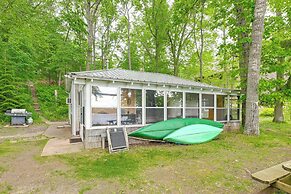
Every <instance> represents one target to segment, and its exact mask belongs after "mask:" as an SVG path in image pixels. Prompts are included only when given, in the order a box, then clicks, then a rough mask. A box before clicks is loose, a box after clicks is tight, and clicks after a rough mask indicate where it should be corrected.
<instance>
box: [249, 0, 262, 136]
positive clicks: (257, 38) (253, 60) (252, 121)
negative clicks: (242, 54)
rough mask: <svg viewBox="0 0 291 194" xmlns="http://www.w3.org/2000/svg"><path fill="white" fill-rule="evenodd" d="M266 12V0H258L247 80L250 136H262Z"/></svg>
mask: <svg viewBox="0 0 291 194" xmlns="http://www.w3.org/2000/svg"><path fill="white" fill-rule="evenodd" d="M265 12H266V0H256V4H255V17H254V22H253V25H252V44H251V48H250V56H249V64H248V79H247V100H246V122H245V133H246V134H248V135H259V134H260V130H259V105H258V104H259V94H258V84H259V79H260V64H261V50H262V39H263V32H264V16H265Z"/></svg>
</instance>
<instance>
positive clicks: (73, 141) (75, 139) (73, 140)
mask: <svg viewBox="0 0 291 194" xmlns="http://www.w3.org/2000/svg"><path fill="white" fill-rule="evenodd" d="M78 142H82V139H81V137H80V136H72V137H71V138H70V143H78Z"/></svg>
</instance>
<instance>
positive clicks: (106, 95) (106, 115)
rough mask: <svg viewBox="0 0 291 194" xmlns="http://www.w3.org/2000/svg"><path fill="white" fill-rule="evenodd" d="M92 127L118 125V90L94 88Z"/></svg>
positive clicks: (92, 94) (92, 95)
mask: <svg viewBox="0 0 291 194" xmlns="http://www.w3.org/2000/svg"><path fill="white" fill-rule="evenodd" d="M91 107H92V126H107V125H117V88H114V87H100V86H92V93H91Z"/></svg>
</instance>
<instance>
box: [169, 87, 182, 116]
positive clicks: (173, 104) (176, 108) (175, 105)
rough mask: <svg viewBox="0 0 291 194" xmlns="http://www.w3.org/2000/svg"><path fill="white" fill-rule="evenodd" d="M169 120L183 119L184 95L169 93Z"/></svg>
mask: <svg viewBox="0 0 291 194" xmlns="http://www.w3.org/2000/svg"><path fill="white" fill-rule="evenodd" d="M167 107H168V108H167V119H174V118H182V117H183V108H182V107H183V93H182V92H167Z"/></svg>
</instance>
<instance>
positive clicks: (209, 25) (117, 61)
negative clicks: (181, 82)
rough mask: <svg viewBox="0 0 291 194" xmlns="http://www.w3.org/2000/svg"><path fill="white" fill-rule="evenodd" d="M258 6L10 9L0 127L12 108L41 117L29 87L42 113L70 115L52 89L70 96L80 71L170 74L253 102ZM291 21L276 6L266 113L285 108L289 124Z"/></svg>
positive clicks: (110, 1)
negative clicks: (71, 79)
mask: <svg viewBox="0 0 291 194" xmlns="http://www.w3.org/2000/svg"><path fill="white" fill-rule="evenodd" d="M254 5H255V3H254V1H250V0H240V1H236V0H234V1H227V0H220V1H214V0H208V1H206V0H172V1H167V0H144V1H140V0H106V1H105V0H104V1H102V0H94V1H93V0H84V1H82V0H58V1H56V0H41V1H37V0H1V2H0V54H1V55H0V69H1V71H0V80H1V82H0V112H1V113H0V118H3V113H4V111H5V110H7V109H10V108H22V107H23V108H27V109H28V110H31V111H32V109H33V108H32V103H33V102H32V99H31V94H30V89H29V87H28V85H29V82H34V83H36V85H37V87H38V88H39V89H38V91H39V92H40V97H41V100H42V101H43V102H44V104H43V105H44V106H42V108H46V107H47V108H48V110H47V112H51V111H54V109H55V110H57V111H56V112H59V113H56V115H65V114H66V111H65V110H64V108H60V109H58V108H59V107H60V106H59V105H60V104H61V105H62V106H63V107H65V106H66V105H65V102H60V101H59V100H58V101H57V102H55V101H54V97H53V96H50V95H54V94H53V92H52V91H53V89H52V88H59V90H60V91H63V92H61V93H63V95H66V94H65V92H64V90H63V86H62V85H63V80H64V75H65V74H66V73H67V72H72V71H84V70H99V69H108V68H123V69H132V70H138V71H151V72H160V73H166V74H171V75H175V76H179V77H182V78H186V79H191V80H195V81H202V82H206V83H209V84H213V85H216V86H219V87H224V88H232V89H234V88H237V89H241V90H242V93H243V94H244V93H245V92H246V77H247V66H248V57H249V48H250V45H251V30H252V22H253V19H254ZM290 21H291V1H290V0H270V1H268V4H267V12H266V16H265V31H264V35H263V48H262V64H261V71H260V75H261V80H260V84H259V91H260V105H262V106H267V107H276V108H275V112H276V114H282V113H283V107H285V110H286V109H289V115H285V117H287V118H288V117H290V106H291V105H290V97H291V89H290V88H291V76H290V69H291V65H290V63H291V57H290V53H291V49H290V48H291V46H290V45H291V38H290V37H291V32H290V29H291V26H290ZM55 85H58V86H59V87H57V86H55ZM244 99H245V98H244V95H243V97H242V100H243V101H244ZM45 103H46V104H45ZM53 107H54V108H53ZM49 108H51V109H49ZM48 117H49V116H48ZM289 119H290V118H289Z"/></svg>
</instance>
